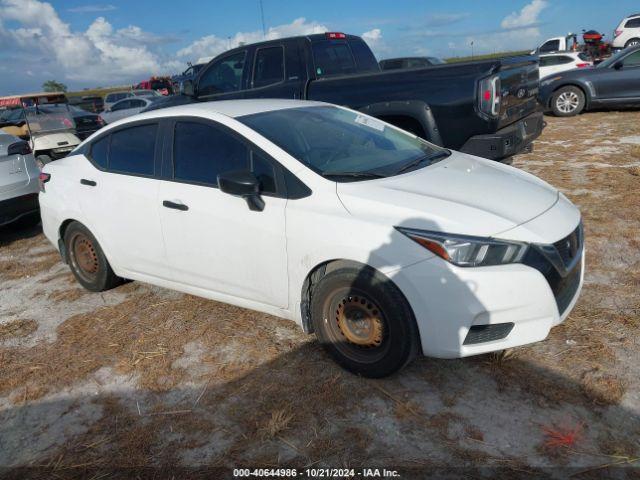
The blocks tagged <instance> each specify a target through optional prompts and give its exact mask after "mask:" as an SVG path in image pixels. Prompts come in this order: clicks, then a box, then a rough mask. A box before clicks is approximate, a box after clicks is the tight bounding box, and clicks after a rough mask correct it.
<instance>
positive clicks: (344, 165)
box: [237, 106, 449, 181]
mask: <svg viewBox="0 0 640 480" xmlns="http://www.w3.org/2000/svg"><path fill="white" fill-rule="evenodd" d="M237 119H238V120H239V121H241V122H242V123H244V124H245V125H247V126H248V127H250V128H252V129H253V130H255V131H256V132H258V133H259V134H260V135H262V136H264V137H266V138H267V139H269V140H270V141H271V142H273V143H275V144H276V145H278V146H279V147H280V148H282V149H283V150H285V151H286V152H287V153H289V154H290V155H291V156H292V157H294V158H296V159H298V160H299V161H300V162H302V163H303V164H305V165H306V166H308V167H309V168H311V169H312V170H314V171H316V172H317V173H319V174H320V175H322V176H324V177H326V178H331V179H335V180H337V181H354V180H360V179H364V178H366V177H386V176H392V175H397V174H399V173H402V172H405V171H408V170H410V169H413V168H420V167H424V166H427V165H430V164H431V163H433V162H435V161H437V160H439V159H442V158H444V157H446V156H448V155H449V151H448V150H445V149H443V148H440V147H437V146H435V145H432V144H430V143H427V142H425V141H424V140H421V139H419V138H416V137H414V136H413V135H410V134H408V133H405V132H403V131H401V130H397V129H395V128H393V127H391V126H388V125H386V124H385V123H384V122H381V121H379V120H376V119H375V118H371V117H368V116H365V115H362V114H359V113H357V112H352V111H349V110H345V109H342V108H338V107H329V106H327V107H325V106H322V107H301V108H291V109H285V110H275V111H271V112H263V113H256V114H252V115H245V116H242V117H239V118H237Z"/></svg>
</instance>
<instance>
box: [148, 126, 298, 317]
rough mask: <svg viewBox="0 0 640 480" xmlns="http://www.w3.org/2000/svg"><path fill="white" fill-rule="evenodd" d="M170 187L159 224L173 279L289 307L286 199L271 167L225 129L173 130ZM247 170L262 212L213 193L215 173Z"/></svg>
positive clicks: (164, 185) (164, 187)
mask: <svg viewBox="0 0 640 480" xmlns="http://www.w3.org/2000/svg"><path fill="white" fill-rule="evenodd" d="M172 130H173V142H172V143H173V145H172V148H171V151H173V172H174V174H173V180H172V181H169V180H167V181H162V182H161V185H160V205H159V209H160V217H161V219H162V229H163V233H164V239H165V245H166V249H167V257H168V264H169V267H170V269H171V275H172V278H173V279H174V280H175V281H177V282H180V283H183V284H186V285H189V286H192V287H198V288H203V289H205V290H209V291H212V292H217V293H221V294H225V295H229V296H231V297H236V298H242V299H246V300H250V301H255V302H259V303H263V304H268V305H272V306H276V307H280V308H285V307H286V306H287V305H288V295H287V291H288V276H287V253H286V235H285V206H286V202H287V201H286V198H281V196H280V193H281V192H279V189H278V186H277V182H276V173H275V172H276V166H275V164H274V163H273V161H272V160H271V159H268V158H267V157H266V155H264V154H262V153H261V152H259V151H257V150H256V149H255V148H253V147H252V146H251V145H250V144H248V143H247V142H246V141H244V140H243V139H241V138H239V137H237V136H235V134H233V133H231V132H230V131H229V130H227V129H226V128H224V127H221V126H220V125H218V124H214V123H213V122H209V121H204V120H202V121H201V120H194V119H184V120H180V119H178V120H176V121H175V123H174V125H173V128H172ZM242 169H250V170H252V171H253V172H254V174H255V175H256V176H257V177H258V178H259V179H260V180H261V183H262V192H263V199H264V201H265V208H264V210H263V211H252V210H250V209H249V207H248V206H247V203H246V201H245V200H244V199H242V198H239V197H234V196H231V195H228V194H226V193H223V192H221V191H220V190H219V189H218V188H217V176H218V174H219V173H223V172H226V171H233V170H242Z"/></svg>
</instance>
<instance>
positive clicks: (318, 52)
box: [312, 40, 356, 77]
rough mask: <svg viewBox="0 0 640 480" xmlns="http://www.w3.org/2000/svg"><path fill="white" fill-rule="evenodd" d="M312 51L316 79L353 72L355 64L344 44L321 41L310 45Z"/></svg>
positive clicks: (347, 46)
mask: <svg viewBox="0 0 640 480" xmlns="http://www.w3.org/2000/svg"><path fill="white" fill-rule="evenodd" d="M312 50H313V60H314V63H315V67H316V75H317V76H318V77H323V76H326V75H342V74H346V73H353V72H354V71H355V68H356V64H355V62H354V60H353V55H351V49H350V48H349V45H347V43H346V42H336V41H335V40H321V41H319V42H313V43H312Z"/></svg>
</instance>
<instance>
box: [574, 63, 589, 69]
mask: <svg viewBox="0 0 640 480" xmlns="http://www.w3.org/2000/svg"><path fill="white" fill-rule="evenodd" d="M590 66H591V64H590V63H576V67H577V68H585V67H590Z"/></svg>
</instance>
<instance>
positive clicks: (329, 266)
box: [300, 258, 420, 342]
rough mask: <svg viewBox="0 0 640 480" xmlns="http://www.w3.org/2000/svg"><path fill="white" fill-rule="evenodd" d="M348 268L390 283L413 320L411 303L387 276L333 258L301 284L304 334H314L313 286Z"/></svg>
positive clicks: (310, 272)
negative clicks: (398, 293)
mask: <svg viewBox="0 0 640 480" xmlns="http://www.w3.org/2000/svg"><path fill="white" fill-rule="evenodd" d="M348 267H352V268H357V269H368V270H372V271H374V272H377V273H379V274H380V275H383V276H384V277H385V278H386V279H387V280H388V281H389V282H391V283H392V284H393V285H394V286H395V287H396V288H397V289H398V291H399V292H400V294H401V295H402V296H403V297H404V299H405V301H406V302H407V305H408V306H409V309H410V310H411V313H412V314H413V315H414V319H415V313H414V312H413V307H412V306H411V303H410V302H409V300H408V299H407V297H406V295H405V294H404V292H403V291H402V290H401V289H400V287H399V286H398V285H397V284H396V283H395V282H394V281H393V279H391V278H389V277H388V276H387V275H384V274H383V273H381V272H380V270H378V269H376V268H374V267H372V266H371V265H368V264H366V263H362V262H358V261H356V260H349V259H344V258H335V259H332V260H325V261H323V262H321V263H319V264H317V265H316V266H315V267H313V268H312V269H311V270H309V272H308V273H307V275H306V276H305V279H304V282H302V291H301V294H300V315H301V319H302V330H303V331H304V332H305V333H308V334H311V333H314V328H313V322H312V321H311V295H312V293H313V289H314V286H315V285H317V284H318V283H319V282H320V281H321V280H322V278H323V277H324V276H325V275H327V274H328V273H331V272H333V271H335V270H338V269H340V268H348ZM419 333H420V332H419V329H418V335H419ZM418 341H419V342H420V339H419V338H418Z"/></svg>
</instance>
